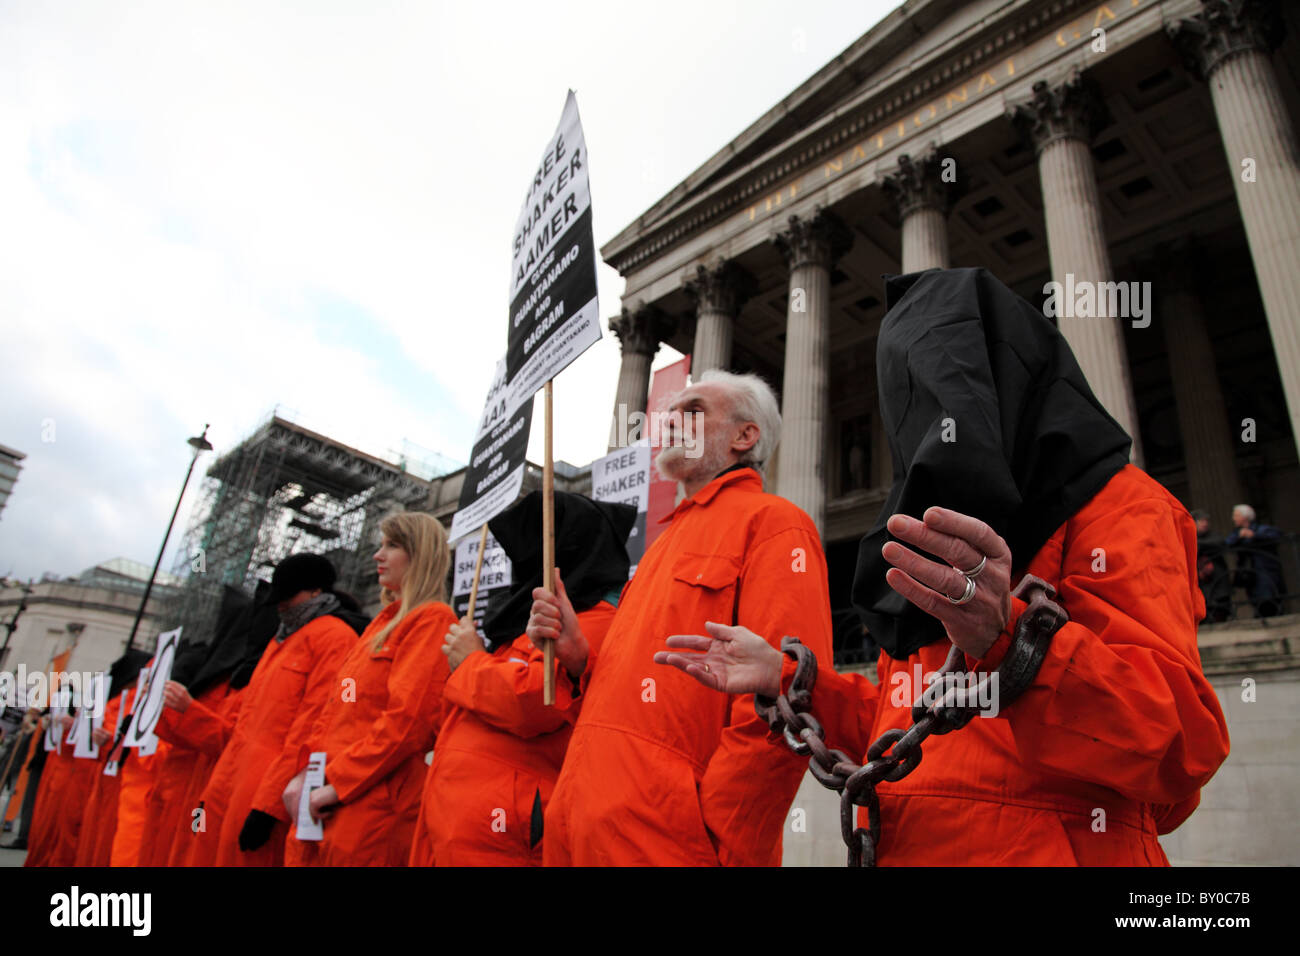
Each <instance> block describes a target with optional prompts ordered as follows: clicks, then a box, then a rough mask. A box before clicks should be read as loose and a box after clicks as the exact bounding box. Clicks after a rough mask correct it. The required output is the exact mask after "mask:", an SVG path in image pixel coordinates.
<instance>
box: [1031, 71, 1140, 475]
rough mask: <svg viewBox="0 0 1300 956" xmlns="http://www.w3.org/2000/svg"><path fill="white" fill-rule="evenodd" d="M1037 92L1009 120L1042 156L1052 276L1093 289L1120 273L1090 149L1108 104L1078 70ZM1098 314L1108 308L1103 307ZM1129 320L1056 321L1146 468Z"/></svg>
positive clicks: (1103, 122) (1134, 457)
mask: <svg viewBox="0 0 1300 956" xmlns="http://www.w3.org/2000/svg"><path fill="white" fill-rule="evenodd" d="M1033 91H1034V97H1033V99H1032V100H1031V101H1030V102H1029V103H1028V104H1026V105H1021V106H1017V107H1014V108H1013V109H1012V111H1011V119H1012V121H1013V122H1014V123H1015V124H1016V126H1017V127H1018V128H1019V129H1020V130H1021V132H1022V133H1023V134H1024V135H1025V136H1026V137H1027V139H1028V140H1029V141H1030V142H1031V143H1032V145H1033V147H1034V150H1035V152H1036V153H1037V155H1038V178H1039V185H1040V187H1041V189H1042V191H1043V215H1044V218H1045V220H1046V223H1047V247H1048V252H1049V254H1050V256H1051V263H1052V279H1053V280H1054V281H1056V282H1059V283H1061V285H1062V286H1063V287H1064V288H1065V289H1067V290H1073V289H1075V288H1078V287H1079V283H1081V282H1086V283H1092V284H1093V288H1094V290H1096V289H1098V288H1099V287H1100V284H1101V283H1103V282H1105V283H1109V282H1113V281H1114V278H1115V276H1114V272H1113V270H1112V268H1111V263H1110V253H1109V252H1108V251H1107V249H1106V234H1105V232H1104V231H1103V230H1102V225H1101V200H1100V198H1099V196H1098V193H1097V176H1096V173H1095V172H1094V171H1093V166H1092V152H1091V149H1090V144H1091V142H1092V139H1093V137H1094V136H1095V135H1096V133H1097V132H1098V131H1099V130H1100V129H1101V128H1102V127H1104V126H1105V125H1106V122H1107V117H1106V108H1105V104H1104V103H1103V102H1102V101H1101V98H1100V97H1099V96H1098V95H1097V94H1096V92H1095V91H1093V90H1092V88H1091V87H1090V86H1089V85H1088V84H1086V83H1085V82H1084V80H1083V78H1082V77H1080V76H1078V75H1075V76H1074V77H1072V78H1071V79H1070V80H1068V81H1066V82H1065V83H1062V84H1061V85H1059V86H1056V87H1051V86H1049V85H1048V84H1047V82H1046V81H1044V80H1039V81H1038V82H1037V83H1035V84H1034V87H1033ZM1099 311H1100V313H1104V311H1105V306H1104V305H1102V307H1101V309H1100V310H1099ZM1125 321H1128V319H1127V318H1125V317H1121V316H1108V317H1104V318H1099V317H1097V315H1093V316H1090V317H1076V316H1073V315H1066V314H1063V315H1061V316H1060V317H1058V319H1057V324H1058V327H1059V328H1060V330H1061V332H1062V334H1063V335H1064V336H1065V338H1066V341H1068V342H1069V343H1070V348H1071V349H1072V350H1073V352H1074V357H1075V358H1076V359H1078V361H1079V367H1080V368H1081V369H1082V370H1083V374H1084V376H1085V377H1086V378H1087V379H1088V384H1089V385H1091V386H1092V390H1093V393H1094V394H1095V395H1096V396H1097V399H1098V400H1099V401H1100V402H1101V404H1102V406H1103V407H1104V408H1105V409H1106V411H1108V412H1110V414H1111V416H1112V417H1113V418H1114V419H1115V420H1116V421H1117V422H1119V424H1120V426H1121V427H1122V428H1123V429H1124V430H1125V431H1127V432H1128V433H1129V435H1131V436H1132V438H1133V451H1132V461H1133V463H1134V464H1135V465H1137V466H1138V467H1141V466H1142V436H1141V432H1140V431H1139V429H1138V416H1137V403H1136V401H1135V400H1134V398H1133V376H1132V374H1131V372H1130V371H1129V364H1128V355H1127V353H1126V352H1125V351H1124V332H1123V328H1122V326H1121V325H1120V323H1121V322H1125Z"/></svg>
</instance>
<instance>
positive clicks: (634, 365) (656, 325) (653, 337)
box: [609, 305, 673, 451]
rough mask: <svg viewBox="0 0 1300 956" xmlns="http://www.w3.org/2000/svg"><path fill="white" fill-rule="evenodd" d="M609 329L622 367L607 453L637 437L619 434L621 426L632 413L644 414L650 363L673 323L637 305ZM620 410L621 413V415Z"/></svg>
mask: <svg viewBox="0 0 1300 956" xmlns="http://www.w3.org/2000/svg"><path fill="white" fill-rule="evenodd" d="M609 329H610V331H611V332H613V333H614V334H615V335H616V336H618V341H619V345H620V347H621V349H622V351H623V365H622V367H621V368H620V369H619V372H618V391H617V392H616V393H615V396H614V418H613V421H612V422H611V424H610V431H609V450H610V451H613V450H614V449H615V448H621V447H623V441H622V440H623V439H624V438H627V439H628V440H629V441H631V440H633V439H635V438H636V437H638V436H635V435H628V436H624V435H623V434H622V429H621V428H620V423H621V422H622V423H625V422H627V420H628V418H629V416H631V415H632V413H633V412H641V413H642V414H644V413H645V406H646V399H647V397H648V396H649V393H650V363H651V361H652V360H653V359H654V357H655V352H657V351H659V343H660V342H662V341H663V340H664V339H666V338H668V336H670V335H671V334H672V330H673V323H672V320H671V319H669V318H668V316H666V315H664V313H663V312H661V311H660V310H659V309H657V308H655V307H654V306H652V305H640V306H638V307H636V308H635V309H634V310H632V311H629V310H628V308H627V307H626V306H624V307H623V312H622V314H621V315H617V316H615V317H614V318H612V319H610V320H609ZM620 410H621V413H620Z"/></svg>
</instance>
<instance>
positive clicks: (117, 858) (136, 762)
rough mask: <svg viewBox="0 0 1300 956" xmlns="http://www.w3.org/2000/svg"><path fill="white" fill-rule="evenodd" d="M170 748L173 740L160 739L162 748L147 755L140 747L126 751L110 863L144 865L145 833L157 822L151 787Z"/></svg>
mask: <svg viewBox="0 0 1300 956" xmlns="http://www.w3.org/2000/svg"><path fill="white" fill-rule="evenodd" d="M170 750H171V744H169V743H167V742H166V741H165V740H159V741H158V749H157V750H155V751H154V752H153V753H151V754H150V755H149V756H147V757H142V756H140V751H139V750H138V749H136V748H131V749H129V750H127V751H126V752H125V753H124V754H123V758H122V766H121V769H120V770H119V771H118V774H119V776H120V777H121V778H122V782H121V784H119V786H118V792H117V831H116V832H115V833H114V834H113V853H112V857H111V858H110V861H109V866H140V865H141V857H140V854H141V851H142V850H143V848H144V840H145V835H146V833H147V832H148V831H149V829H150V828H151V827H152V825H153V822H154V821H152V820H151V819H150V818H149V791H150V790H152V789H153V785H154V781H155V780H156V779H157V775H158V768H159V767H161V766H162V763H163V761H164V760H165V759H166V758H167V753H168V751H170Z"/></svg>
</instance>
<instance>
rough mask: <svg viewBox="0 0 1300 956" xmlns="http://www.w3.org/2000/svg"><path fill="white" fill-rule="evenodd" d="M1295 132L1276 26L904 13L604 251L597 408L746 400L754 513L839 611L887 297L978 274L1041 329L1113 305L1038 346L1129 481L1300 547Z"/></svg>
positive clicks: (864, 521)
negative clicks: (799, 540)
mask: <svg viewBox="0 0 1300 956" xmlns="http://www.w3.org/2000/svg"><path fill="white" fill-rule="evenodd" d="M1298 116H1300V9H1298V5H1295V4H1281V3H1264V2H1226V0H1215V2H1204V3H1202V2H1200V0H1120V2H1113V3H1096V2H1092V0H1089V2H1071V0H1018V2H1010V3H1008V2H1005V0H981V2H954V0H921V2H917V3H909V4H907V5H906V7H900V8H898V9H897V10H895V11H894V12H893V13H892V14H890V15H889V16H887V17H886V18H885V19H884V20H882V21H881V22H880V23H879V24H878V25H877V26H876V27H874V28H873V29H872V30H870V31H869V32H868V33H867V34H865V35H864V36H862V37H861V38H860V39H858V40H857V41H856V42H855V43H853V44H852V45H851V46H849V47H848V49H846V50H845V51H844V52H843V53H842V54H841V55H840V56H839V57H837V58H836V59H835V60H834V61H833V62H831V63H830V64H828V65H827V66H825V67H824V68H823V69H821V70H820V71H818V72H817V73H816V74H815V75H814V76H812V77H811V78H810V79H809V80H808V81H807V82H805V83H804V84H802V85H801V86H800V87H799V88H798V89H796V90H795V91H794V92H793V93H791V94H790V95H789V96H787V97H786V98H785V99H784V100H782V101H781V102H780V103H778V104H776V105H775V106H774V107H773V108H772V109H771V110H769V111H768V112H767V113H766V114H765V115H764V116H762V117H761V118H760V119H759V120H758V121H757V122H755V123H754V124H753V125H751V126H750V127H749V128H748V129H747V130H745V131H744V132H743V133H742V134H741V135H740V136H738V137H737V138H736V139H735V140H733V141H732V142H730V143H728V144H726V146H724V147H723V148H722V149H721V150H719V151H718V152H717V154H716V155H714V156H713V157H712V158H711V159H710V160H708V161H707V162H706V163H704V165H702V166H701V167H700V168H699V169H697V170H696V171H695V172H693V173H692V174H691V175H690V176H688V177H687V178H686V179H685V180H684V181H683V182H682V183H681V184H679V185H678V186H677V187H676V188H674V189H673V190H672V191H671V192H670V193H669V194H668V195H666V196H664V197H663V198H662V199H661V200H660V201H659V202H657V203H656V204H655V205H654V206H652V207H651V208H650V209H648V210H647V211H646V212H645V213H644V214H643V215H641V216H640V217H638V219H637V220H636V221H635V222H634V223H633V224H632V225H630V226H628V227H627V228H626V229H624V230H623V231H622V232H620V233H619V234H618V235H617V236H615V237H614V238H613V239H612V240H611V241H609V242H608V243H607V244H606V245H605V246H604V247H603V249H602V250H601V251H602V255H603V257H604V259H605V261H606V262H608V263H609V264H610V265H612V266H613V267H614V268H616V269H617V270H618V271H619V272H620V273H621V274H622V275H623V276H624V277H625V279H626V289H625V292H624V295H623V301H622V311H621V314H620V315H619V316H617V317H615V318H613V319H611V320H610V327H611V329H612V331H613V332H614V333H615V334H616V335H617V336H618V338H619V340H620V342H621V347H622V368H621V371H620V376H619V382H618V392H617V395H616V398H615V409H616V410H617V407H618V403H620V402H621V403H624V404H625V405H626V407H628V408H630V409H636V408H644V407H645V398H646V390H647V385H648V379H649V373H650V365H651V361H652V358H653V356H654V354H655V352H656V350H657V349H658V348H659V346H660V344H661V343H667V344H669V345H671V346H672V347H673V348H676V349H678V350H679V351H681V352H683V353H689V354H691V355H692V371H693V373H695V374H696V375H698V374H699V373H700V372H701V371H703V370H705V369H708V368H728V369H732V370H736V371H753V372H757V373H759V374H761V375H763V376H764V377H765V378H766V379H767V380H768V381H769V382H771V383H772V385H773V386H774V387H775V388H776V389H777V391H778V394H779V395H780V397H781V404H782V414H783V418H784V425H783V435H782V441H781V447H780V448H779V450H778V452H777V455H776V459H775V461H774V462H772V463H771V465H770V467H769V470H768V482H769V488H770V490H773V491H775V492H776V493H778V494H781V495H784V496H785V497H787V498H789V499H791V500H792V501H794V502H796V503H797V504H798V505H800V506H801V507H802V508H804V510H805V511H807V512H808V514H809V515H810V516H811V517H812V518H813V520H814V521H815V522H816V523H817V526H818V528H819V529H821V532H822V536H823V541H824V543H825V545H826V549H827V555H828V559H829V562H830V566H831V590H832V595H831V596H832V605H833V606H834V607H835V608H836V609H837V610H840V609H847V608H848V606H849V603H850V602H849V598H848V591H849V583H850V581H851V578H852V573H853V566H854V562H855V560H856V551H857V543H858V540H859V539H860V537H861V535H862V534H863V533H864V532H865V531H866V529H867V528H868V527H869V526H870V524H871V523H872V521H873V520H874V518H875V517H876V514H877V512H878V511H879V508H880V505H881V503H882V502H883V500H884V498H885V494H886V492H887V489H888V487H889V484H890V482H891V479H892V473H891V470H892V469H891V463H890V456H889V450H888V447H887V444H886V442H885V439H884V434H883V430H882V427H881V422H880V418H879V415H878V414H877V399H876V383H875V339H876V335H877V332H878V330H879V328H880V323H881V320H882V318H883V316H884V312H885V294H884V283H883V280H882V276H883V275H886V274H890V273H906V272H912V271H916V270H920V269H926V268H931V267H948V266H984V267H987V268H988V269H989V270H991V271H992V272H993V273H994V274H995V275H997V276H998V277H999V278H1000V279H1001V280H1002V281H1003V282H1005V283H1007V284H1008V285H1009V286H1011V287H1012V288H1014V289H1015V290H1016V291H1017V292H1019V293H1020V294H1021V295H1022V296H1024V297H1025V298H1026V299H1028V300H1029V301H1031V302H1035V303H1039V302H1043V303H1045V312H1048V311H1050V306H1049V305H1048V304H1047V302H1046V300H1047V299H1049V298H1050V295H1049V293H1048V291H1047V290H1048V288H1049V287H1048V283H1051V282H1057V283H1061V286H1062V288H1063V289H1064V290H1065V292H1066V294H1069V292H1070V290H1072V289H1074V288H1078V287H1081V285H1087V284H1092V285H1093V286H1094V288H1097V289H1100V290H1107V289H1109V290H1110V293H1111V295H1112V297H1113V296H1115V295H1116V294H1117V293H1116V290H1120V289H1121V286H1122V290H1121V291H1124V292H1127V291H1132V292H1133V294H1134V298H1131V299H1129V300H1128V301H1127V302H1125V300H1124V299H1123V298H1122V297H1120V298H1112V299H1111V300H1109V301H1108V303H1107V305H1106V306H1102V305H1100V304H1099V305H1098V306H1097V312H1100V313H1101V315H1102V317H1098V315H1097V312H1094V313H1093V314H1088V309H1087V308H1086V307H1084V306H1082V305H1081V306H1080V308H1079V309H1078V310H1075V309H1073V308H1067V309H1066V310H1065V313H1066V314H1063V315H1060V316H1059V318H1056V319H1055V320H1056V321H1057V322H1058V324H1059V326H1060V328H1061V329H1062V331H1063V332H1064V333H1065V335H1066V336H1067V338H1068V340H1069V341H1070V343H1071V345H1072V347H1073V349H1074V351H1075V354H1076V355H1077V356H1078V359H1079V362H1080V364H1081V365H1082V367H1083V369H1084V372H1085V373H1086V374H1087V376H1088V379H1089V381H1090V382H1091V383H1092V386H1093V388H1094V390H1095V391H1096V393H1097V395H1098V397H1099V398H1100V399H1101V401H1102V402H1103V403H1104V404H1105V406H1106V407H1107V409H1108V410H1109V411H1110V412H1111V414H1112V415H1113V416H1114V417H1115V418H1116V419H1117V420H1118V421H1119V422H1120V423H1121V424H1123V425H1124V426H1125V427H1126V428H1127V429H1128V430H1129V432H1130V433H1131V434H1132V435H1133V436H1134V452H1133V455H1134V460H1135V461H1136V462H1137V463H1138V464H1140V465H1142V466H1143V467H1145V468H1146V469H1147V470H1148V471H1149V472H1151V474H1152V475H1153V476H1155V477H1156V478H1157V479H1158V480H1160V481H1162V482H1163V483H1164V484H1165V485H1166V486H1167V487H1169V488H1170V490H1171V491H1173V492H1174V493H1175V494H1176V495H1178V496H1179V497H1180V498H1181V499H1182V500H1183V501H1184V503H1186V504H1187V505H1188V507H1189V508H1190V507H1202V508H1206V509H1208V510H1209V511H1210V512H1211V514H1212V518H1213V521H1214V524H1215V526H1216V528H1217V529H1218V530H1219V531H1220V532H1224V531H1226V530H1227V528H1228V527H1229V524H1230V511H1231V506H1232V505H1233V504H1235V503H1237V502H1240V501H1250V502H1251V503H1253V504H1254V505H1255V507H1256V509H1257V510H1258V511H1259V512H1260V514H1261V516H1265V517H1266V520H1269V521H1270V522H1271V523H1274V524H1278V525H1281V526H1282V527H1283V528H1285V529H1287V530H1300V500H1297V498H1298V496H1297V495H1296V494H1295V493H1294V488H1295V487H1298V486H1300V468H1297V456H1296V443H1295V435H1296V434H1297V433H1298V430H1300V144H1298V143H1297V136H1296V129H1297V117H1298ZM1107 284H1110V285H1107ZM1107 308H1109V309H1116V310H1117V311H1118V314H1117V313H1116V312H1109V313H1108V312H1107V311H1106V310H1107ZM1074 312H1081V313H1082V314H1071V313H1074ZM837 639H838V636H837Z"/></svg>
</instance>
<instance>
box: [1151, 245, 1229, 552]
mask: <svg viewBox="0 0 1300 956" xmlns="http://www.w3.org/2000/svg"><path fill="white" fill-rule="evenodd" d="M1166 256H1167V258H1166V260H1165V263H1164V265H1163V268H1162V269H1161V273H1162V274H1161V276H1160V281H1158V282H1157V283H1155V289H1156V294H1157V299H1156V303H1157V313H1156V320H1157V321H1158V322H1159V323H1160V324H1161V325H1162V326H1163V327H1164V335H1165V347H1166V349H1167V350H1168V353H1169V371H1170V374H1171V377H1172V378H1173V384H1174V402H1175V404H1176V406H1177V408H1178V428H1179V431H1180V432H1181V433H1182V436H1183V452H1184V458H1185V460H1186V466H1187V484H1188V498H1189V500H1188V502H1187V505H1188V507H1190V508H1204V509H1205V510H1206V511H1208V512H1209V513H1210V519H1211V522H1212V524H1213V527H1214V530H1215V533H1216V534H1219V535H1220V536H1222V535H1225V534H1227V533H1228V531H1229V529H1231V528H1232V506H1233V505H1235V504H1238V503H1240V502H1242V501H1245V500H1246V497H1245V494H1244V492H1243V491H1242V484H1241V476H1240V475H1239V474H1238V472H1237V459H1236V446H1235V444H1234V442H1233V434H1234V431H1233V429H1232V428H1231V427H1230V426H1229V424H1228V409H1227V405H1226V404H1225V403H1224V400H1223V389H1222V388H1221V387H1220V386H1219V373H1218V369H1217V367H1216V365H1215V361H1214V345H1213V343H1211V341H1210V332H1209V329H1208V328H1207V326H1206V323H1205V311H1204V309H1203V308H1202V306H1201V301H1202V296H1201V295H1200V280H1201V277H1202V276H1204V275H1205V274H1206V273H1207V272H1208V270H1207V269H1206V268H1205V267H1204V264H1203V259H1202V256H1201V255H1200V253H1199V251H1198V250H1197V249H1195V248H1194V247H1190V246H1188V245H1186V244H1182V245H1180V246H1177V247H1175V248H1172V249H1169V250H1167V251H1166Z"/></svg>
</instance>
